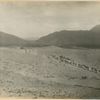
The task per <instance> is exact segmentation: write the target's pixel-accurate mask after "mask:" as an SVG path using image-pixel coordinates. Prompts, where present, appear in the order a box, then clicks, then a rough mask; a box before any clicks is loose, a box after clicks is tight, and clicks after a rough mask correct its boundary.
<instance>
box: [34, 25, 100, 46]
mask: <svg viewBox="0 0 100 100" xmlns="http://www.w3.org/2000/svg"><path fill="white" fill-rule="evenodd" d="M99 29H100V25H97V26H95V27H94V28H93V29H91V30H77V31H74V30H73V31H67V30H62V31H58V32H54V33H51V34H49V35H47V36H44V37H41V38H40V39H38V40H36V42H35V43H33V46H35V45H37V46H49V45H55V46H60V47H65V48H67V47H71V48H77V47H85V48H99V47H100V33H99V32H100V30H99Z"/></svg>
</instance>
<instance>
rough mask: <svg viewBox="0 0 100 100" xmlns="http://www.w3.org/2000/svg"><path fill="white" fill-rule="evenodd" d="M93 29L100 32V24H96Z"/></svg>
mask: <svg viewBox="0 0 100 100" xmlns="http://www.w3.org/2000/svg"><path fill="white" fill-rule="evenodd" d="M91 31H95V32H100V24H99V25H96V26H94V27H93V28H92V29H91Z"/></svg>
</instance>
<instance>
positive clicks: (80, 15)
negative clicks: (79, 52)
mask: <svg viewBox="0 0 100 100" xmlns="http://www.w3.org/2000/svg"><path fill="white" fill-rule="evenodd" d="M97 24H100V2H68V1H67V2H1V3H0V31H4V32H7V33H9V34H13V35H17V36H19V37H22V38H29V37H40V36H43V35H47V34H49V33H52V32H54V31H59V30H86V29H90V28H92V27H93V26H95V25H97Z"/></svg>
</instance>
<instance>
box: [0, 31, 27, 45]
mask: <svg viewBox="0 0 100 100" xmlns="http://www.w3.org/2000/svg"><path fill="white" fill-rule="evenodd" d="M25 44H26V41H25V40H23V39H21V38H19V37H17V36H15V35H11V34H7V33H4V32H0V46H22V45H25Z"/></svg>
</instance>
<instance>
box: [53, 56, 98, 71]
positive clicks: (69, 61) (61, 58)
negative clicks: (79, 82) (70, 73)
mask: <svg viewBox="0 0 100 100" xmlns="http://www.w3.org/2000/svg"><path fill="white" fill-rule="evenodd" d="M52 57H53V58H54V59H56V60H57V61H59V62H60V63H62V62H63V63H65V64H70V65H73V66H75V67H78V68H81V69H84V70H87V71H90V72H94V73H100V69H97V68H95V67H90V66H87V65H85V64H79V63H77V62H75V61H74V60H73V59H71V58H69V57H65V56H62V55H60V56H56V55H52Z"/></svg>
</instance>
